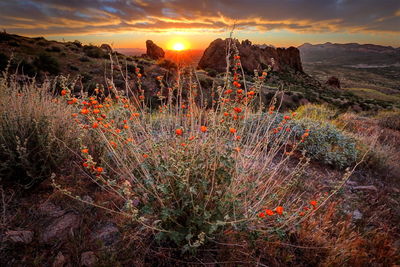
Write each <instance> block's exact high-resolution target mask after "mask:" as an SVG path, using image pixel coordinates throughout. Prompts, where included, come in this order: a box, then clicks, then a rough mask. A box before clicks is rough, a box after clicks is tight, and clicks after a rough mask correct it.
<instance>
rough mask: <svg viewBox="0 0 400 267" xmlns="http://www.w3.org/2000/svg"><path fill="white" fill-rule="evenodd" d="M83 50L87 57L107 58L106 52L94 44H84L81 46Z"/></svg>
mask: <svg viewBox="0 0 400 267" xmlns="http://www.w3.org/2000/svg"><path fill="white" fill-rule="evenodd" d="M83 52H84V53H85V55H86V56H88V57H93V58H108V54H107V53H106V52H104V50H103V49H101V48H100V47H97V46H94V45H85V46H84V47H83Z"/></svg>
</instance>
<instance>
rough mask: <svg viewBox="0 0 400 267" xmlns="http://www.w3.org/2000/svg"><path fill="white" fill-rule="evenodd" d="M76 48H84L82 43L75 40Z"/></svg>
mask: <svg viewBox="0 0 400 267" xmlns="http://www.w3.org/2000/svg"><path fill="white" fill-rule="evenodd" d="M72 43H73V44H74V45H75V46H76V47H78V48H81V47H82V43H81V42H80V41H78V40H75V41H74V42H72Z"/></svg>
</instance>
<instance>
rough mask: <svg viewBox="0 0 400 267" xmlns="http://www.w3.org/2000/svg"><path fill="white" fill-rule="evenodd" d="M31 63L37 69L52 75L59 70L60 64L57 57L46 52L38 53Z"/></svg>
mask: <svg viewBox="0 0 400 267" xmlns="http://www.w3.org/2000/svg"><path fill="white" fill-rule="evenodd" d="M33 64H34V65H35V66H36V68H37V69H38V70H40V71H45V72H49V73H50V74H52V75H57V74H58V73H59V72H60V64H59V63H58V61H57V59H55V58H54V57H52V56H50V55H49V54H46V53H42V54H40V55H39V56H38V57H37V58H36V59H35V60H34V61H33Z"/></svg>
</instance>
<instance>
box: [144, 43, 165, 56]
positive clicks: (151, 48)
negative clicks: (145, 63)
mask: <svg viewBox="0 0 400 267" xmlns="http://www.w3.org/2000/svg"><path fill="white" fill-rule="evenodd" d="M146 49H147V51H146V55H147V56H148V57H149V58H151V59H155V60H157V59H160V58H164V56H165V52H164V50H163V49H162V48H161V47H159V46H158V45H156V44H155V43H153V41H151V40H147V41H146Z"/></svg>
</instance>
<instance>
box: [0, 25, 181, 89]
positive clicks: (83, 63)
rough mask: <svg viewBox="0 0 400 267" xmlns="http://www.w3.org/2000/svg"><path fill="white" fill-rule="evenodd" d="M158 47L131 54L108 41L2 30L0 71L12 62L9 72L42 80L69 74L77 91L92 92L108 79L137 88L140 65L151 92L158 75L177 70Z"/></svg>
mask: <svg viewBox="0 0 400 267" xmlns="http://www.w3.org/2000/svg"><path fill="white" fill-rule="evenodd" d="M148 44H149V46H151V47H150V48H154V47H155V46H156V45H155V44H154V43H153V42H151V41H148ZM157 47H158V46H157ZM159 49H161V48H159ZM159 49H156V48H155V50H152V49H150V50H148V52H149V53H150V54H149V55H144V56H128V55H124V54H121V53H119V52H117V51H113V49H112V48H111V46H110V45H108V44H102V45H101V46H95V45H91V44H89V45H84V44H82V43H80V42H79V41H74V42H57V41H50V40H46V39H45V38H43V37H37V38H29V37H24V36H19V35H14V34H8V33H5V32H2V33H0V73H1V72H2V71H4V70H5V69H6V68H7V66H8V64H9V66H8V73H17V74H19V75H23V76H25V77H35V78H36V80H37V81H39V82H40V81H43V80H44V79H45V78H47V77H55V76H57V75H64V76H69V78H70V79H71V80H77V82H76V88H75V89H76V92H80V90H81V89H83V90H85V91H89V93H90V92H91V91H92V90H93V89H94V88H95V87H96V84H107V83H108V81H107V79H111V78H112V79H113V82H114V84H115V86H116V87H117V89H121V90H124V89H125V86H126V83H125V79H126V78H127V79H128V81H129V83H130V85H131V86H132V87H133V88H135V86H136V85H135V82H134V78H135V71H136V68H139V69H140V72H141V74H142V75H143V89H145V90H146V92H148V94H151V92H152V90H154V88H155V87H157V85H158V84H159V82H158V81H157V76H160V75H162V76H165V77H166V79H169V78H171V77H173V75H174V71H175V69H176V65H175V64H174V63H172V62H170V61H168V60H165V59H163V58H162V57H161V54H162V53H164V52H161V50H159ZM157 53H158V54H157ZM111 59H112V61H111Z"/></svg>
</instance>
